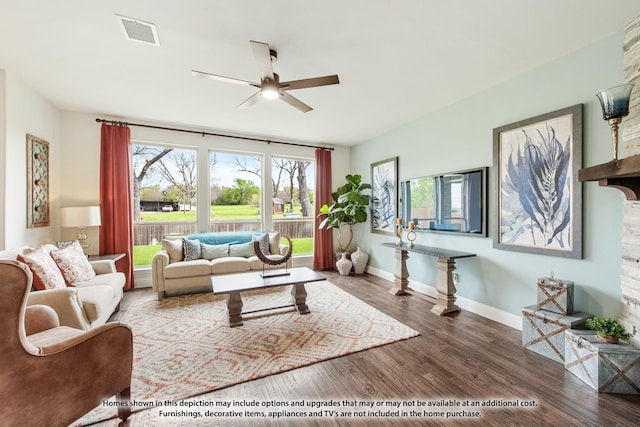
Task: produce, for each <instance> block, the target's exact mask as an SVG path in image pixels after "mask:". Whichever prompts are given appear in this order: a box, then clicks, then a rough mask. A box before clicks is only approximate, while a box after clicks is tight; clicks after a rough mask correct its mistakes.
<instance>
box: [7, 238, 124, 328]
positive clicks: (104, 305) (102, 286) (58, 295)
mask: <svg viewBox="0 0 640 427" xmlns="http://www.w3.org/2000/svg"><path fill="white" fill-rule="evenodd" d="M27 249H29V248H28V247H27V246H23V247H20V248H15V249H7V250H4V251H0V259H9V260H15V259H16V258H17V257H18V255H19V254H22V253H24V252H25V250H27ZM90 264H91V266H92V267H93V270H94V271H95V272H96V275H95V277H93V278H92V279H89V280H86V281H83V282H78V283H75V284H74V285H75V286H73V287H66V288H58V289H46V290H42V291H36V290H32V291H31V292H30V293H29V299H28V301H27V305H28V306H31V305H36V304H41V305H46V306H49V307H51V308H53V309H54V310H55V311H56V313H57V314H58V318H59V319H60V325H61V326H69V327H71V328H77V329H82V330H85V331H87V330H90V329H93V328H95V327H97V326H100V325H103V324H105V323H106V322H107V320H109V317H110V316H111V314H113V312H114V311H116V310H117V309H118V306H119V304H120V301H121V300H122V297H123V294H124V291H123V289H124V285H125V281H126V279H125V276H124V274H123V273H120V272H118V271H117V270H116V266H115V263H114V262H113V261H111V260H99V261H91V262H90Z"/></svg>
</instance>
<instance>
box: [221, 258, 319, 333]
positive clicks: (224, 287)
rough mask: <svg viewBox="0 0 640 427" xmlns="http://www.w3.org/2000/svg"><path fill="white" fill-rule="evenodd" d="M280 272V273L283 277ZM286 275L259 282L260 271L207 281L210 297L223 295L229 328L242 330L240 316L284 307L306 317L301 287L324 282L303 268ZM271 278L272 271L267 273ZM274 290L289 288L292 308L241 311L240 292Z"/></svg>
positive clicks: (223, 276) (305, 305)
mask: <svg viewBox="0 0 640 427" xmlns="http://www.w3.org/2000/svg"><path fill="white" fill-rule="evenodd" d="M284 272H285V270H282V271H281V273H284ZM287 272H288V273H289V274H288V275H279V276H272V277H266V278H263V277H262V276H261V274H262V272H261V271H253V272H250V273H236V274H221V275H218V276H213V277H211V284H212V286H213V293H214V294H216V295H223V294H227V295H228V297H227V310H228V312H229V326H230V327H235V326H242V315H243V314H249V313H256V312H259V311H266V310H274V309H277V308H284V307H294V306H295V307H296V309H297V310H298V313H300V314H307V313H309V306H307V290H306V289H305V288H304V284H305V283H310V282H319V281H322V280H326V278H325V277H324V276H323V275H322V274H320V273H316V272H315V271H313V270H311V269H309V268H307V267H299V268H290V269H288V270H287ZM269 273H270V274H273V273H274V271H273V270H269ZM278 286H292V287H291V296H292V297H293V303H292V304H286V305H281V306H277V307H267V308H263V309H259V310H251V311H244V312H243V311H242V298H241V296H240V293H241V292H243V291H253V290H256V289H264V288H274V287H278Z"/></svg>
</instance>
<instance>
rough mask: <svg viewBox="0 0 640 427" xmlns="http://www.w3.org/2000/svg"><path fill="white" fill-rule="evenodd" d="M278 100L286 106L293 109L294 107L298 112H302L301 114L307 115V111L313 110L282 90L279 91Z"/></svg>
mask: <svg viewBox="0 0 640 427" xmlns="http://www.w3.org/2000/svg"><path fill="white" fill-rule="evenodd" d="M280 99H282V100H283V101H284V102H286V103H287V104H289V105H291V106H293V107H296V108H297V109H298V110H300V111H302V112H303V113H308V112H309V111H311V110H313V108H311V107H309V106H308V105H307V104H305V103H304V102H302V101H300V100H299V99H298V98H295V97H293V96H291V95H289V94H288V93H287V92H285V91H283V90H281V91H280Z"/></svg>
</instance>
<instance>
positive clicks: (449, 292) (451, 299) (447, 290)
mask: <svg viewBox="0 0 640 427" xmlns="http://www.w3.org/2000/svg"><path fill="white" fill-rule="evenodd" d="M455 269H456V262H455V260H453V259H447V258H438V270H440V275H439V278H438V285H437V286H436V290H437V291H438V298H437V302H436V305H434V306H433V308H432V309H431V312H432V313H435V314H438V315H440V316H443V315H445V314H447V313H453V312H455V311H460V307H458V306H457V305H455V302H456V287H455V285H454V284H453V271H454V270H455Z"/></svg>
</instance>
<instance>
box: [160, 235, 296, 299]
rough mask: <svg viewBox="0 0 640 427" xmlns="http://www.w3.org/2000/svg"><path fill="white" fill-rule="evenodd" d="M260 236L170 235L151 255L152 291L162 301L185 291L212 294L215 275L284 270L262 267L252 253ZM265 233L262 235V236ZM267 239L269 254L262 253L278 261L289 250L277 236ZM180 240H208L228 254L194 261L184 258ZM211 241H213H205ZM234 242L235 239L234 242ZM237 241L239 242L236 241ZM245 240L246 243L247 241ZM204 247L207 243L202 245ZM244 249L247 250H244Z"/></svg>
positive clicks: (280, 266) (165, 237) (277, 266)
mask: <svg viewBox="0 0 640 427" xmlns="http://www.w3.org/2000/svg"><path fill="white" fill-rule="evenodd" d="M260 234H261V233H254V232H241V233H225V232H220V233H203V234H198V235H189V236H184V235H179V236H178V235H170V236H164V238H163V240H162V246H163V249H162V250H161V251H160V252H158V253H157V254H155V255H154V257H153V260H152V263H151V282H152V286H153V289H154V291H156V292H157V293H158V299H163V298H164V297H165V296H168V295H170V294H179V293H184V291H188V292H205V291H211V277H213V276H215V275H216V274H232V273H243V272H248V271H258V270H260V271H261V270H262V269H263V268H265V269H273V268H284V267H285V265H284V264H281V265H275V266H272V265H267V264H264V263H263V262H262V261H261V260H260V259H259V258H258V257H257V256H256V255H255V251H253V249H252V248H253V240H252V239H253V238H255V236H258V235H260ZM262 234H264V233H262ZM267 235H268V238H269V241H268V242H269V249H268V253H265V252H266V250H265V251H263V253H264V254H265V255H266V257H268V258H270V259H279V258H281V257H283V256H284V255H286V254H287V253H288V251H289V245H288V244H287V245H283V244H280V235H279V233H267ZM183 239H187V240H190V241H192V242H193V241H198V242H200V241H202V242H204V241H210V242H215V243H217V244H215V245H212V246H216V247H218V248H223V247H224V246H225V245H228V254H227V255H226V256H224V255H223V256H219V257H215V258H213V259H207V258H210V257H206V256H205V257H202V256H201V257H200V258H197V259H189V260H186V261H185V259H184V248H183V246H182V242H183V241H184V240H183ZM207 239H212V240H207ZM234 239H236V240H234ZM238 239H239V240H238ZM247 240H248V241H247ZM202 244H205V245H206V243H202ZM242 247H244V249H247V250H248V251H247V250H243V249H242ZM287 267H291V258H289V259H288V261H287Z"/></svg>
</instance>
